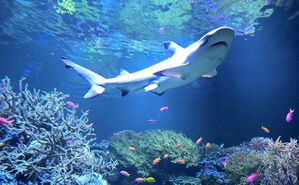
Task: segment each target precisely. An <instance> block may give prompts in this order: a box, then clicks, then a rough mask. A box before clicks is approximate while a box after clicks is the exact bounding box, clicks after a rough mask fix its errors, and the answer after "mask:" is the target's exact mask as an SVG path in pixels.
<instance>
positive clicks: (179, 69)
mask: <svg viewBox="0 0 299 185" xmlns="http://www.w3.org/2000/svg"><path fill="white" fill-rule="evenodd" d="M188 65H189V63H186V64H181V65H178V66H174V67H172V68H168V69H164V70H161V71H157V72H155V73H154V75H157V76H167V77H175V78H180V79H182V80H185V79H186V78H187V77H188V74H189V71H188V68H187V66H188Z"/></svg>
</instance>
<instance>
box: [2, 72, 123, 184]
mask: <svg viewBox="0 0 299 185" xmlns="http://www.w3.org/2000/svg"><path fill="white" fill-rule="evenodd" d="M23 80H24V79H22V80H20V82H19V92H15V91H14V90H13V89H12V87H11V85H10V80H9V79H8V78H4V79H2V81H1V84H0V87H1V91H0V102H1V107H0V117H2V118H5V119H7V120H9V121H12V123H11V124H0V133H1V137H0V143H1V144H0V149H1V150H0V163H1V166H0V170H1V172H2V173H4V174H10V175H11V176H12V177H13V178H15V179H16V180H22V181H23V182H25V183H30V182H36V183H51V184H70V183H71V182H73V181H74V175H77V176H78V175H86V174H91V175H92V174H94V173H99V174H102V175H104V174H109V173H110V172H111V171H112V170H113V169H115V166H116V165H117V162H115V161H112V160H111V161H105V160H103V158H102V157H101V156H100V155H98V154H96V153H94V152H92V150H91V148H90V144H91V143H92V142H93V141H94V140H95V134H94V129H93V128H92V126H91V124H88V117H87V116H88V112H87V111H86V112H82V114H81V115H80V116H77V111H76V110H75V109H72V108H70V107H68V106H66V98H67V97H68V96H67V95H64V94H63V93H61V92H58V91H57V90H56V89H54V90H53V91H52V92H49V93H47V92H41V91H40V90H36V89H33V91H30V90H29V89H28V85H27V84H26V85H23Z"/></svg>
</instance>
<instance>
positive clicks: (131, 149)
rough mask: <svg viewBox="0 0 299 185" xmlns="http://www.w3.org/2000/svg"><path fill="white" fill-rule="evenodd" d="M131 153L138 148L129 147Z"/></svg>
mask: <svg viewBox="0 0 299 185" xmlns="http://www.w3.org/2000/svg"><path fill="white" fill-rule="evenodd" d="M128 149H129V150H130V151H135V150H136V148H135V147H133V146H129V148H128Z"/></svg>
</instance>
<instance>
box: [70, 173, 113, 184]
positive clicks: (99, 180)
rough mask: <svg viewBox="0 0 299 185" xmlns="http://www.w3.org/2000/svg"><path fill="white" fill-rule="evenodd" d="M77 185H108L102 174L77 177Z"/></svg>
mask: <svg viewBox="0 0 299 185" xmlns="http://www.w3.org/2000/svg"><path fill="white" fill-rule="evenodd" d="M74 184H75V185H91V184H96V185H108V183H107V181H106V180H105V179H103V177H102V175H100V174H93V175H81V176H75V183H74Z"/></svg>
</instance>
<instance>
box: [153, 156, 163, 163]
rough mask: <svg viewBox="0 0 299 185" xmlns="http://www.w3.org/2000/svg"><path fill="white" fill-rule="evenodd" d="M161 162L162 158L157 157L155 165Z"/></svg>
mask: <svg viewBox="0 0 299 185" xmlns="http://www.w3.org/2000/svg"><path fill="white" fill-rule="evenodd" d="M160 161H161V158H160V157H157V158H156V159H154V160H153V165H156V164H158V163H159V162H160Z"/></svg>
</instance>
